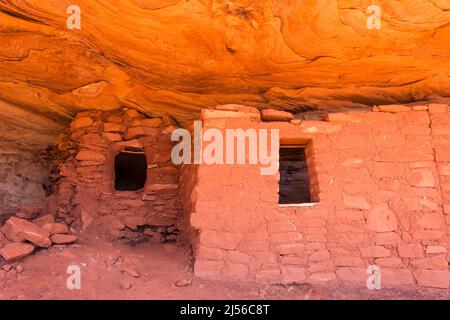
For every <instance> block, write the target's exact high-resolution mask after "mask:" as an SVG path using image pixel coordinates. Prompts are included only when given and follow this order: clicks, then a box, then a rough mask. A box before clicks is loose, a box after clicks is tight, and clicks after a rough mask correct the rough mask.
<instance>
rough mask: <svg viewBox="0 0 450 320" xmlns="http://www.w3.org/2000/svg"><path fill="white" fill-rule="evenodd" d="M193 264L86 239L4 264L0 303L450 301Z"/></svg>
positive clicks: (153, 247) (172, 251) (156, 247)
mask: <svg viewBox="0 0 450 320" xmlns="http://www.w3.org/2000/svg"><path fill="white" fill-rule="evenodd" d="M189 261H190V254H189V252H188V251H187V250H186V249H183V248H178V247H177V246H176V245H175V244H151V243H142V244H138V245H136V246H128V245H122V244H112V243H108V242H104V241H101V240H98V239H89V240H87V239H84V240H83V239H81V240H80V241H79V242H78V244H76V245H73V246H70V247H65V246H61V247H52V248H50V249H48V250H42V251H40V252H38V253H36V254H34V255H32V256H30V257H28V258H26V259H25V260H23V261H20V262H19V263H15V264H12V265H6V266H3V269H4V270H3V271H0V272H1V274H0V299H3V300H5V299H7V300H8V299H188V300H191V299H224V300H227V299H238V300H240V299H299V300H306V299H309V300H311V299H446V300H448V299H450V293H449V292H448V291H447V290H432V289H414V288H397V289H382V290H368V289H367V288H365V286H363V285H361V286H357V285H354V286H353V285H352V286H349V285H345V286H343V285H333V286H329V285H328V286H327V285H320V286H319V285H311V284H300V285H257V284H252V283H246V284H244V283H230V282H212V281H205V280H200V279H195V278H194V279H192V272H191V269H190V267H189ZM71 265H75V266H79V268H80V271H81V277H80V279H81V281H80V284H81V289H80V290H76V289H75V290H69V289H68V288H67V285H66V282H67V278H68V277H69V276H70V274H68V273H67V268H68V267H69V266H71ZM5 269H6V270H8V271H5Z"/></svg>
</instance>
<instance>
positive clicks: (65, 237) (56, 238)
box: [50, 234, 78, 244]
mask: <svg viewBox="0 0 450 320" xmlns="http://www.w3.org/2000/svg"><path fill="white" fill-rule="evenodd" d="M50 240H52V242H53V243H54V244H72V243H75V242H76V241H77V240H78V238H77V237H76V236H74V235H70V234H54V235H52V236H51V237H50Z"/></svg>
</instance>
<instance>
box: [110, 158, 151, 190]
mask: <svg viewBox="0 0 450 320" xmlns="http://www.w3.org/2000/svg"><path fill="white" fill-rule="evenodd" d="M114 168H115V173H116V175H115V176H116V180H115V189H116V190H117V191H137V190H140V189H142V188H144V186H145V181H147V159H146V157H145V154H143V153H132V152H120V153H119V154H118V155H117V156H116V159H115V162H114Z"/></svg>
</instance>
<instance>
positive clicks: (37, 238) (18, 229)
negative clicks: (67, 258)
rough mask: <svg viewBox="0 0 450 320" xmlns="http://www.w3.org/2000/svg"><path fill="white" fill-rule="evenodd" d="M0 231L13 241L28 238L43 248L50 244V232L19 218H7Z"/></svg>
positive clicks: (22, 240) (21, 240)
mask: <svg viewBox="0 0 450 320" xmlns="http://www.w3.org/2000/svg"><path fill="white" fill-rule="evenodd" d="M1 231H2V232H3V233H4V234H5V235H6V236H7V237H8V239H9V240H11V241H14V242H24V241H25V240H28V241H30V242H32V243H34V244H35V245H37V246H39V247H43V248H48V247H50V246H51V245H52V243H51V241H50V239H49V236H50V234H49V233H48V232H47V231H46V230H45V229H43V228H41V227H39V226H38V225H36V224H34V223H31V222H29V221H27V220H24V219H21V218H17V217H11V218H9V219H8V221H6V223H5V225H4V226H3V228H2V230H1Z"/></svg>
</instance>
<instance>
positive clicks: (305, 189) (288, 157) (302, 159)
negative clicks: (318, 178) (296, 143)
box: [278, 146, 311, 204]
mask: <svg viewBox="0 0 450 320" xmlns="http://www.w3.org/2000/svg"><path fill="white" fill-rule="evenodd" d="M279 187H280V191H279V201H278V202H279V204H300V203H310V202H311V192H310V188H309V174H308V166H307V163H306V153H305V148H303V147H289V146H286V147H285V146H281V147H280V185H279Z"/></svg>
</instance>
